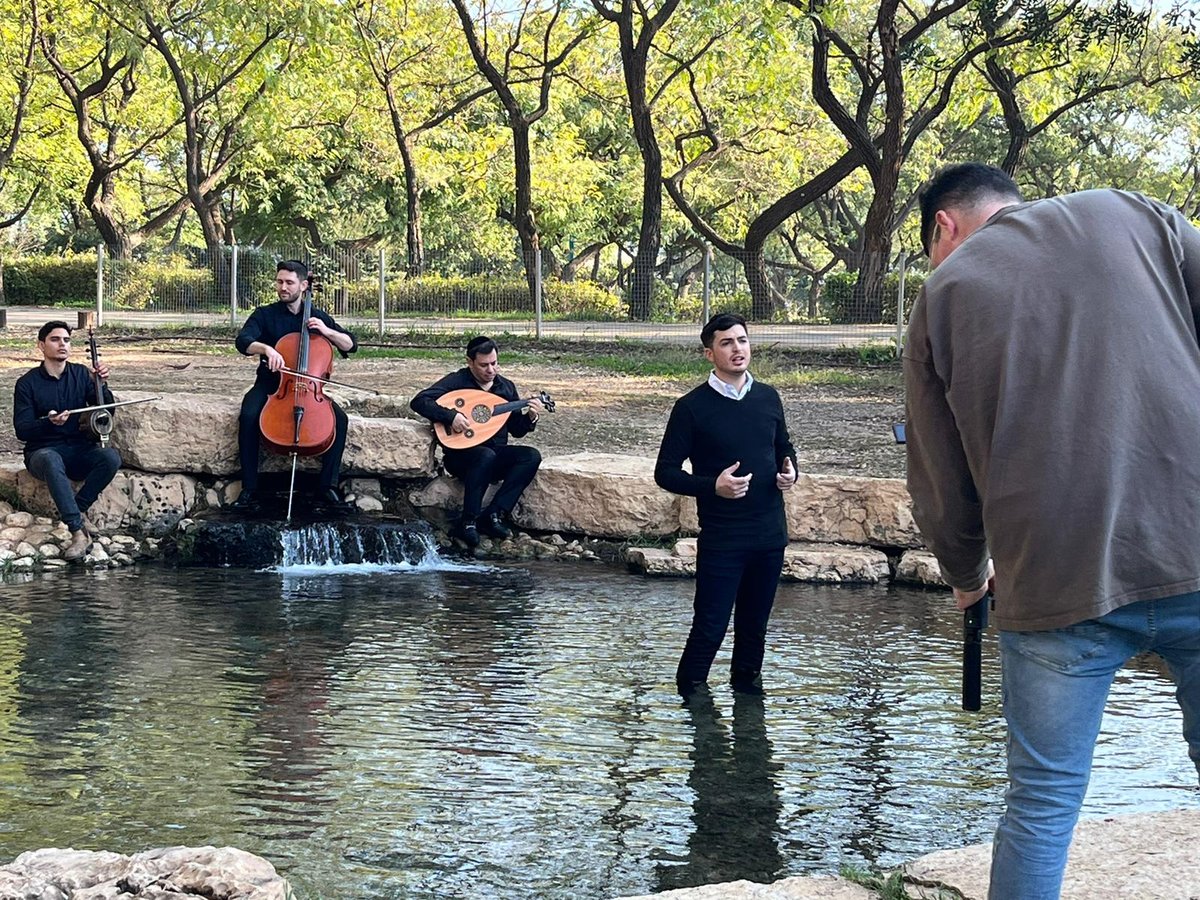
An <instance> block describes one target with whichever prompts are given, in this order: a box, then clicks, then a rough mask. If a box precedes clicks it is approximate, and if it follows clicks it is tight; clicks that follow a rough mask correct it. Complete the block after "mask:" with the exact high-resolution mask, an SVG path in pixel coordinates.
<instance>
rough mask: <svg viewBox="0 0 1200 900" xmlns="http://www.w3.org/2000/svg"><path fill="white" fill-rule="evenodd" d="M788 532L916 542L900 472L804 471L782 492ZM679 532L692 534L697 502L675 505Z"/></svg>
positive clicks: (800, 536) (808, 537)
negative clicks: (885, 474)
mask: <svg viewBox="0 0 1200 900" xmlns="http://www.w3.org/2000/svg"><path fill="white" fill-rule="evenodd" d="M783 505H784V511H785V513H786V515H787V524H788V537H789V538H791V540H793V541H814V542H820V543H835V544H866V545H868V546H874V547H920V546H921V535H920V533H919V532H918V531H917V525H916V523H915V522H914V521H913V517H912V500H911V499H910V498H909V496H908V489H907V488H906V487H905V485H904V481H903V480H901V479H899V478H862V477H854V476H851V477H846V476H839V475H804V474H801V475H800V476H799V477H798V478H797V479H796V484H795V486H794V487H793V488H792V489H791V490H790V491H787V492H786V493H785V494H784V495H783ZM680 524H681V528H682V531H683V533H685V534H696V533H697V532H698V531H699V530H700V521H699V519H698V518H697V516H696V503H695V501H694V500H692V499H691V498H686V500H685V502H684V503H683V504H681V507H680Z"/></svg>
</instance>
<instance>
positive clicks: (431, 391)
mask: <svg viewBox="0 0 1200 900" xmlns="http://www.w3.org/2000/svg"><path fill="white" fill-rule="evenodd" d="M458 387H459V384H458V373H457V372H451V373H450V374H449V375H446V376H444V377H442V378H440V379H438V380H437V381H436V382H434V383H433V384H431V385H430V386H429V387H427V388H425V390H423V391H421V392H420V393H418V394H417V396H415V397H413V398H412V400H411V401H410V402H409V404H408V405H409V407H410V408H411V409H412V411H413V412H415V413H416V414H417V415H418V416H421V417H422V418H425V419H428V420H429V421H430V422H441V423H442V424H444V425H449V424H450V423H451V422H453V421H454V410H452V409H447V408H446V407H444V406H439V405H438V402H437V399H438V397H440V396H442V394H446V393H449V392H450V391H453V390H457V389H458Z"/></svg>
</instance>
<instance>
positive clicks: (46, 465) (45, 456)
mask: <svg viewBox="0 0 1200 900" xmlns="http://www.w3.org/2000/svg"><path fill="white" fill-rule="evenodd" d="M25 467H26V468H27V469H29V471H30V473H31V474H32V475H33V476H34V477H35V478H39V479H41V480H42V481H45V480H46V478H47V477H48V476H50V475H54V474H59V475H64V476H65V475H66V474H67V464H66V461H65V460H63V458H62V455H61V454H60V453H59V452H58V451H57V450H53V449H51V448H49V447H43V448H42V449H41V450H35V451H34V452H33V453H31V454H29V459H28V460H26V463H25Z"/></svg>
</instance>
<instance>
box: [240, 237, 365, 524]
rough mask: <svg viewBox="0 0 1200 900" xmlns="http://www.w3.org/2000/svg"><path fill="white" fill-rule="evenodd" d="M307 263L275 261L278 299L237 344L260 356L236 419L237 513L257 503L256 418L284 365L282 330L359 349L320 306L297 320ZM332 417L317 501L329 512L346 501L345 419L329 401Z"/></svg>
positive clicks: (259, 312) (254, 317) (347, 350)
mask: <svg viewBox="0 0 1200 900" xmlns="http://www.w3.org/2000/svg"><path fill="white" fill-rule="evenodd" d="M308 279H309V275H308V266H306V265H305V264H304V263H302V262H299V261H298V260H294V259H288V260H283V261H282V262H280V263H279V265H278V267H277V268H276V272H275V295H276V296H277V297H278V298H279V300H278V301H277V302H275V303H271V304H268V305H267V306H260V307H258V308H257V309H256V310H254V312H252V313H251V314H250V318H248V319H247V320H246V324H245V325H243V326H242V330H241V331H239V332H238V336H237V339H236V341H235V344H236V346H237V348H238V351H239V352H241V353H244V354H245V355H246V356H255V355H257V356H258V357H259V361H258V370H257V372H256V374H255V376H254V384H253V385H251V387H250V390H248V391H247V392H246V395H245V396H244V397H242V411H241V414H240V416H239V417H238V452H239V455H240V458H241V463H242V492H241V494H239V495H238V498H237V500H236V501H235V502H234V504H233V508H234V509H236V510H241V511H248V510H252V509H254V508H255V507H256V506H257V505H258V498H257V496H256V492H257V490H258V450H259V439H260V437H261V432H260V430H259V425H258V420H259V416H261V415H262V411H263V407H264V406H266V405H267V400H268V398H270V396H271V395H272V394H274V393H275V392H276V391H277V390H279V370H280V369H282V368H283V367H284V359H283V356H282V354H280V352H279V351H278V350H276V349H275V345H276V344H277V343H278V342H279V339H280V338H282V337H283V336H284V335H285V334H295V333H298V332H299V331H300V327H301V325H302V324H304V325H305V327H307V328H308V329H309V331H310V332H311V333H312V334H314V335H320V336H321V337H323V338H325V339H326V340H328V341H329V343H330V344H332V345H333V346H334V348H335V349H336V350H337V351H338V353H340V354H341V356H342V359H346V358H347V357H349V355H350V354H351V353H353V352H354V351H355V350H357V349H358V341H356V340H355V338H354V335H352V334H351V333H350V332H348V331H347V330H346V329H345V328H343V327H342V326H341V325H339V324H338V323H337V322H335V321H334V320H333V317H332V316H330V315H329V313H327V312H325V311H324V310H320V309H316V308H315V307H314V308H313V310H312V317H311V318H309V320H308V322H307V323H301V321H300V312H301V307H302V306H303V302H304V291H305V290H306V289H307V288H308ZM330 403H332V405H333V416H334V438H333V445H332V446H331V447H330V448H329V449H328V450H326V451H325V454H324V456H323V457H322V459H321V476H320V481H319V483H318V490H317V498H316V499H317V501H318V502H319V503H321V504H323V505H325V506H326V507H328V508H330V509H333V510H341V509H343V508H344V506H345V504H344V502H343V501H342V496H341V494H340V493H339V492H338V489H337V479H338V473H339V472H340V471H341V468H342V453H343V451H345V449H346V428H347V425H348V420H347V419H346V413H345V412H343V411H342V408H341V407H340V406H338V405H337V404H336V403H333V401H332V400H331V401H330Z"/></svg>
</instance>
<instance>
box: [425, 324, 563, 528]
mask: <svg viewBox="0 0 1200 900" xmlns="http://www.w3.org/2000/svg"><path fill="white" fill-rule="evenodd" d="M498 356H499V353H498V349H497V347H496V342H495V341H493V340H492V339H491V338H488V337H476V338H472V339H471V341H470V343H468V344H467V365H466V368H463V369H459V370H458V371H457V372H451V373H450V374H449V375H447V376H446V377H445V378H442V379H441V380H440V381H438V382H437V383H436V384H433V385H430V386H429V387H427V388H425V390H423V391H421V392H420V393H419V394H417V396H415V397H413V399H412V402H411V403H410V404H409V405H410V406H411V407H412V408H413V410H414V411H415V412H417V413H418V414H419V415H421V416H423V417H425V418H426V419H429V421H431V422H433V423H434V424H435V425H436V424H438V423H441V424H443V425H448V426H450V428H451V429H453V431H454V432H455V433H456V434H462V433H463V432H464V431H466V430H467V429H468V428H469V427H470V423H469V422H468V421H467V419H466V417H465V416H464V415H463V414H462V413H461V412H458V411H456V410H453V409H447V408H446V407H444V406H440V405H439V404H438V402H437V399H438V397H440V396H442V395H443V394H446V393H449V392H450V391H457V390H463V389H470V390H479V391H487V392H488V393H491V394H495V395H496V396H497V397H499V398H501V399H502V400H504V401H513V400H519V399H520V397H519V396H518V394H517V386H516V385H515V384H513V383H512V382H511V381H509V380H508V379H507V378H505V377H504V376H503V375H501V374H500V372H499V368H500V366H499V362H498ZM543 411H544V407H543V406H542V403H541V401H539V400H537V399H531V400H530V401H529V405H528V406H526V407H525V408H524V409H523V410H522V411H521V414H519V415H513V416H510V417H509V419H508V421H507V422H505V423H504V427H502V428H501V429H500V430H499V431H498V432H497V433H496V434H494V435H493V436H492V437H491V438H489V439H488V440H487V441H485V442H484V443H482V444H479V445H478V446H475V447H469V448H467V449H466V450H446V451H445V454H444V459H445V464H446V471H447V472H449V473H450V474H451V475H453V476H454V477H455V478H457V479H459V480H460V481H461V482H462V483H463V509H462V519H461V520H460V522H459V526H458V530H457V536H458V537H459V538H461V539H462V541H463V543H465V544H466V545H467V546H468V547H472V548H473V547H475V546H476V545H477V544H478V543H479V532H481V531H482V532H483V533H484V534H486V535H488V536H489V537H493V538H498V539H501V540H502V539H504V538H507V537H511V536H512V531H511V530H510V529H509V527H508V526H507V525H506V524H505V520H506V519H507V518H508V516H509V515H510V514H511V513H512V510H513V507H514V506H516V505H517V501H518V500H519V499H520V498H521V493H522V491H524V490H525V488H527V487H528V486H529V483H530V482H531V481H533V476H534V475H536V474H537V470H538V466H540V465H541V464H542V455H541V454H540V453H538V451H537V450H536V449H534V448H533V447H517V446H512V445H510V444H509V443H508V438H509V435H512V436H513V437H524V436H525V435H527V434H529V432H531V431H533V429H534V427H535V426H536V425H537V420H538V416H539V415H541V413H542V412H543ZM498 481H502V482H503V484H502V485H501V486H500V489H499V490H498V491H497V492H496V496H495V498H494V499H493V500H492V502H491V504H490V505H489V506H488V508H487V509H485V510H480V507H481V506H482V505H483V495H484V493H485V492H486V491H487V488H488V485H489V484H492V483H495V482H498Z"/></svg>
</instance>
